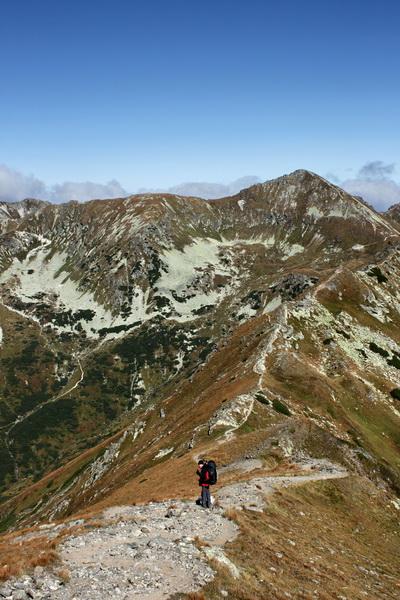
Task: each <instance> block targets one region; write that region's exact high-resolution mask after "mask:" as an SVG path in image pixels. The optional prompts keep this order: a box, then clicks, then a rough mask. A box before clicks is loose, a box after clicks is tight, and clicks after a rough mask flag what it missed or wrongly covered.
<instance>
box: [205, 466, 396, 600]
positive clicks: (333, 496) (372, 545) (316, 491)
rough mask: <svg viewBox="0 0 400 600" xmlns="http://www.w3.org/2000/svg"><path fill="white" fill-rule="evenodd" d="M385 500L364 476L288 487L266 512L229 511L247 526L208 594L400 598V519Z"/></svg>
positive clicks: (239, 598)
mask: <svg viewBox="0 0 400 600" xmlns="http://www.w3.org/2000/svg"><path fill="white" fill-rule="evenodd" d="M395 512H396V511H395V509H394V508H391V507H389V506H388V501H387V497H386V496H385V494H384V493H383V492H382V491H378V490H377V489H376V488H375V487H374V486H373V485H372V484H370V483H369V482H368V481H366V480H363V479H361V478H358V477H349V478H346V479H341V480H332V481H319V482H315V483H312V484H307V485H302V486H296V487H292V488H287V489H283V490H282V491H281V493H280V494H274V495H272V496H270V497H269V500H268V506H267V507H266V508H265V510H264V513H259V512H255V511H251V510H243V511H230V512H229V517H230V518H233V519H234V520H235V521H236V522H237V523H238V525H239V526H240V529H241V532H242V533H241V534H240V536H239V537H238V538H237V539H236V540H235V541H234V542H232V543H229V544H228V545H227V546H226V547H225V549H226V553H227V555H228V557H229V558H230V559H231V560H232V561H233V563H234V564H235V565H236V566H237V567H238V568H239V569H240V570H241V577H240V578H239V579H233V578H232V576H231V574H230V572H229V570H227V569H226V568H225V567H223V566H222V567H221V565H219V564H218V563H216V564H215V568H216V570H217V572H218V575H217V577H216V579H215V580H214V581H213V582H211V583H210V584H207V585H206V586H205V587H204V588H203V590H202V592H203V593H204V595H205V597H206V598H207V600H212V599H214V598H220V597H221V594H220V591H221V589H225V590H227V591H228V593H229V596H228V597H230V598H235V600H266V599H268V600H286V599H287V598H288V597H289V598H293V599H295V600H312V599H315V598H317V597H318V598H319V599H320V600H334V599H338V598H340V597H346V598H348V599H349V600H350V599H351V600H365V598H371V599H372V598H373V599H374V600H388V599H392V600H395V598H398V597H399V594H400V578H399V561H398V522H397V515H396V514H395Z"/></svg>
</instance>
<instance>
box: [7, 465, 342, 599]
mask: <svg viewBox="0 0 400 600" xmlns="http://www.w3.org/2000/svg"><path fill="white" fill-rule="evenodd" d="M300 466H301V468H302V471H303V472H304V471H307V473H306V474H302V475H292V476H275V477H258V478H253V479H250V480H249V481H246V482H241V483H235V484H232V485H227V486H225V487H222V488H219V489H218V492H217V493H216V494H215V496H216V499H217V500H218V501H217V504H216V505H214V507H213V508H212V509H210V510H205V509H203V508H202V507H200V506H197V505H196V504H195V503H194V502H193V503H191V502H184V501H168V502H151V503H149V504H147V505H144V506H117V507H112V508H109V509H107V510H105V511H104V512H103V513H102V514H101V515H100V517H99V519H98V521H99V526H98V527H96V528H95V529H91V530H88V531H87V532H84V533H82V534H80V535H77V536H71V537H69V538H68V539H67V540H66V541H65V542H64V543H63V544H62V546H61V548H60V556H61V561H62V571H63V573H62V574H63V578H62V577H60V576H56V575H54V573H51V572H50V571H48V570H47V569H44V568H42V567H36V568H35V571H34V574H33V576H32V577H29V576H26V577H24V578H21V579H18V580H17V579H15V578H13V579H11V580H9V581H8V582H6V583H5V584H3V586H1V587H0V599H2V598H8V599H11V600H29V599H30V598H37V599H38V600H108V599H110V598H121V600H133V599H136V598H143V599H144V600H163V599H167V598H168V597H169V596H171V595H172V594H174V593H177V592H186V593H188V592H191V591H195V590H198V589H199V588H201V586H202V585H204V584H205V583H206V582H207V581H210V580H211V579H212V578H213V576H214V574H213V570H212V569H211V567H210V565H209V562H208V560H207V559H209V558H215V559H216V560H218V561H222V562H223V563H225V564H226V565H227V566H228V568H229V569H230V570H231V572H232V574H233V576H235V577H240V572H239V571H238V569H237V568H236V566H235V565H234V564H233V563H232V562H231V561H230V560H229V559H228V558H227V557H226V556H225V554H224V551H223V547H224V544H225V543H226V542H227V541H228V540H233V539H234V538H235V537H236V536H237V535H238V533H239V529H238V527H237V526H236V524H235V523H233V522H232V521H230V520H229V519H227V518H226V517H224V512H225V510H226V509H228V508H236V509H239V510H241V509H242V508H243V507H247V508H250V509H252V510H262V507H263V504H264V502H265V500H264V498H265V496H266V495H268V494H271V493H272V492H273V491H274V490H275V489H276V488H277V487H286V486H290V485H295V484H297V483H304V482H307V481H312V480H317V479H330V478H338V477H346V476H347V475H348V472H347V471H346V470H345V469H344V468H343V467H341V466H338V465H334V464H332V463H330V462H328V461H326V460H312V459H302V461H301V463H300ZM258 467H259V461H257V460H244V461H241V462H240V463H236V464H233V465H230V467H229V468H231V469H232V468H235V469H237V470H239V471H242V472H249V473H250V475H251V471H252V470H254V469H256V468H258ZM220 473H221V476H222V477H223V469H221V470H220ZM222 477H221V478H222ZM75 525H82V527H83V528H84V526H85V521H84V520H83V519H82V520H80V521H75V522H72V523H69V524H61V525H55V524H52V523H50V524H47V525H43V526H41V528H40V533H39V534H38V533H37V532H35V533H34V534H26V535H42V536H43V534H44V533H46V534H47V535H48V536H49V537H50V536H56V535H57V534H58V533H59V531H60V528H63V527H66V526H70V527H71V526H75ZM21 539H22V537H21ZM59 574H60V571H59Z"/></svg>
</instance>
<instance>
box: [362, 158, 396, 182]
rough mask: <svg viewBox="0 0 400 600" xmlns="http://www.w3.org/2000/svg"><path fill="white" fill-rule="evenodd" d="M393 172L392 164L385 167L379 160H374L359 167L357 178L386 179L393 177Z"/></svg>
mask: <svg viewBox="0 0 400 600" xmlns="http://www.w3.org/2000/svg"><path fill="white" fill-rule="evenodd" d="M394 171H395V168H394V163H391V164H390V165H385V163H383V162H382V161H381V160H374V161H372V162H367V163H365V165H364V166H363V167H361V169H360V170H359V172H358V177H360V179H386V177H388V175H393V173H394Z"/></svg>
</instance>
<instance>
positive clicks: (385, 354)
mask: <svg viewBox="0 0 400 600" xmlns="http://www.w3.org/2000/svg"><path fill="white" fill-rule="evenodd" d="M369 349H370V350H372V352H375V353H376V354H380V355H381V356H383V357H384V358H387V357H388V356H389V352H388V351H387V350H384V349H383V348H381V347H380V346H378V345H377V344H375V342H371V343H370V345H369Z"/></svg>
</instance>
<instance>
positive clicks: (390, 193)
mask: <svg viewBox="0 0 400 600" xmlns="http://www.w3.org/2000/svg"><path fill="white" fill-rule="evenodd" d="M394 172H395V166H394V164H393V163H392V164H385V163H383V162H382V161H381V160H375V161H371V162H368V163H366V164H365V165H364V166H363V167H361V169H360V170H359V171H358V173H357V176H356V177H355V178H354V179H347V180H346V181H343V182H342V183H341V187H342V188H343V189H344V190H346V192H349V193H350V194H353V195H354V196H361V197H362V198H364V200H366V201H367V202H368V203H369V204H372V206H373V207H374V208H375V209H376V210H378V211H385V210H387V209H388V208H389V207H390V206H392V205H393V204H399V203H400V185H399V184H398V183H397V182H396V181H394V180H393V179H390V178H389V176H390V175H393V174H394Z"/></svg>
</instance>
